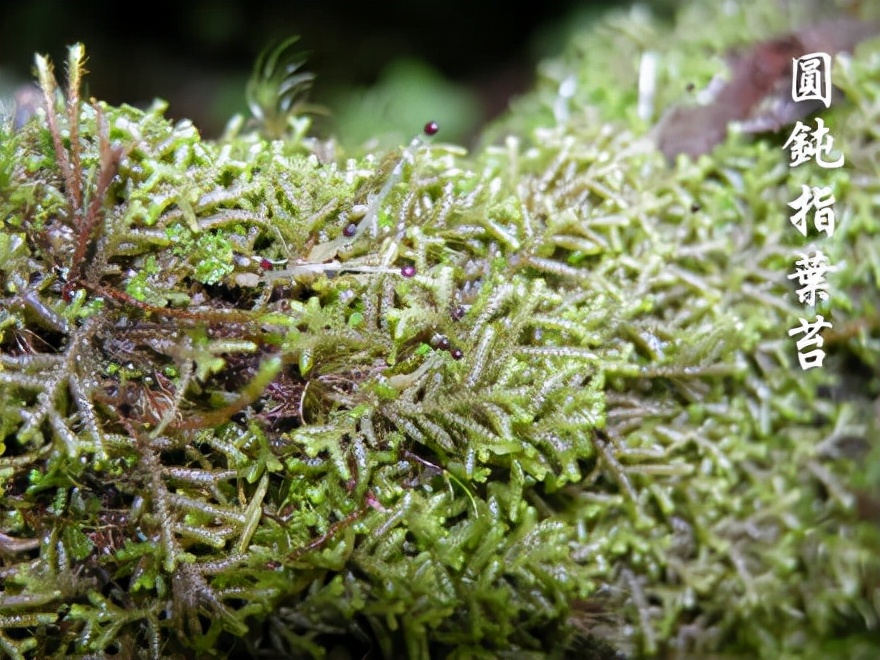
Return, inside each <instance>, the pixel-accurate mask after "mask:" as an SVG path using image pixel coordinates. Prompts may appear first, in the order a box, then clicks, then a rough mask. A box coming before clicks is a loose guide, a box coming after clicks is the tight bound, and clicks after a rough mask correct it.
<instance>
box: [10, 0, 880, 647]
mask: <svg viewBox="0 0 880 660" xmlns="http://www.w3.org/2000/svg"><path fill="white" fill-rule="evenodd" d="M756 6H757V5H754V6H753V5H752V4H751V3H747V2H743V3H739V4H732V5H731V7H732V9H731V13H730V15H729V16H725V17H721V16H715V17H714V18H709V17H707V12H709V10H708V8H707V7H708V6H707V5H706V6H704V5H701V4H694V5H693V6H691V7H689V8H686V9H685V10H683V11H682V12H681V13H680V15H679V19H678V21H679V22H678V25H677V27H676V28H675V29H674V31H670V28H666V27H662V26H659V25H656V24H655V23H653V22H652V21H651V20H650V19H649V18H648V17H646V16H644V15H642V14H640V13H638V12H634V13H631V14H628V15H622V16H619V17H616V18H613V19H610V20H608V21H607V22H605V23H603V24H602V25H601V26H599V27H598V28H596V29H595V30H594V31H593V32H591V33H589V34H587V35H581V36H580V37H579V38H578V39H575V41H574V42H573V44H572V46H571V48H570V49H569V51H568V52H567V54H566V55H565V56H563V57H560V58H559V59H557V60H555V61H552V62H548V63H547V64H546V65H545V66H544V67H543V68H542V71H541V74H542V80H541V82H540V83H539V85H538V87H537V88H536V90H535V91H534V92H533V93H532V94H530V95H529V96H527V97H525V98H523V99H521V100H520V101H519V102H518V103H517V104H516V105H515V107H514V108H513V110H512V112H511V114H510V116H509V117H508V118H506V119H505V120H504V121H503V122H500V123H498V124H497V125H495V126H494V127H492V128H490V129H489V130H487V133H486V146H484V147H482V148H479V149H477V150H475V151H474V152H473V153H470V154H469V153H466V152H465V150H463V149H462V148H460V147H457V146H455V145H450V144H444V143H443V142H442V127H441V131H440V133H438V134H437V135H436V136H433V137H429V136H420V137H418V138H416V139H414V140H413V142H412V143H411V144H410V145H409V146H407V147H406V148H403V149H399V150H396V151H393V152H389V153H367V154H352V155H351V156H348V155H345V154H340V153H336V152H335V150H334V147H333V144H332V143H327V142H320V141H318V140H315V139H313V138H310V137H309V130H308V129H309V122H308V118H307V116H304V115H301V114H297V113H296V112H295V111H294V109H295V104H290V103H289V104H287V105H281V106H274V105H272V103H273V100H272V98H271V97H270V100H269V101H265V102H264V103H268V104H269V105H268V106H261V107H264V110H265V112H264V116H263V119H264V120H265V119H267V117H269V116H271V127H270V128H271V132H272V133H277V132H278V131H279V130H280V129H279V125H280V126H283V127H286V128H284V129H283V130H281V139H268V138H267V137H265V134H266V130H265V129H266V128H267V124H266V122H265V121H264V123H263V124H262V125H261V124H259V123H258V124H257V125H256V126H251V125H250V124H247V125H246V124H244V123H243V122H241V121H239V122H237V123H236V122H233V123H232V124H230V128H229V130H228V131H227V135H226V136H225V137H224V138H223V139H222V140H219V141H215V142H208V141H204V140H202V139H201V138H200V136H199V133H198V130H197V129H196V128H195V127H194V126H192V125H191V124H189V123H187V122H179V123H177V124H171V123H169V122H168V121H167V120H166V119H164V117H163V110H164V107H163V105H162V104H161V103H160V102H157V103H156V104H154V105H153V106H152V107H150V108H148V109H146V110H141V109H135V108H132V107H128V106H122V107H110V106H107V105H106V104H103V103H101V102H99V101H94V100H85V99H80V98H79V89H80V86H81V84H80V75H81V74H80V72H81V68H82V62H83V58H84V51H83V49H82V47H80V46H75V47H72V48H71V50H70V58H69V62H68V66H67V69H68V75H67V77H66V78H67V84H66V93H64V94H62V93H61V92H58V91H57V90H56V89H55V85H56V83H55V77H54V74H53V73H52V70H51V64H50V63H49V62H48V61H46V60H45V59H41V58H38V60H37V68H38V73H39V79H40V83H41V85H42V87H43V90H44V94H45V97H46V98H47V99H48V106H49V108H48V111H46V110H41V111H38V112H37V113H36V114H35V116H34V117H33V118H32V120H31V121H29V122H27V123H26V124H24V125H23V126H21V127H20V128H17V127H13V125H12V123H11V121H6V122H4V123H3V125H2V129H0V130H2V134H0V216H2V219H3V231H2V233H0V284H2V291H0V296H2V297H0V333H2V334H0V347H2V353H0V420H2V421H0V442H2V454H0V475H2V478H3V482H2V483H3V489H2V495H0V516H2V519H0V530H2V534H0V560H2V567H0V580H2V589H3V592H2V595H0V648H2V649H3V651H4V653H5V654H7V655H9V656H11V657H40V658H48V657H59V658H60V657H70V656H72V655H78V654H91V656H93V657H103V656H108V657H109V656H114V655H115V656H118V657H210V656H212V654H214V653H215V651H214V649H218V648H223V649H231V650H232V651H231V653H232V654H233V655H234V656H236V657H242V656H245V657H246V656H252V657H258V656H259V657H263V654H266V657H324V656H326V655H327V654H328V653H332V654H336V655H335V656H334V657H345V655H344V654H346V653H347V654H349V655H350V657H364V656H365V655H366V656H368V657H402V656H408V657H462V658H464V657H497V656H499V655H501V656H507V655H509V656H510V657H514V656H515V657H543V656H550V657H562V656H565V655H566V654H568V655H571V656H572V657H585V656H586V654H588V653H593V655H594V657H616V656H618V655H619V656H632V657H642V656H652V655H656V656H661V657H674V656H676V654H681V655H684V656H688V657H695V656H696V657H699V656H706V655H709V654H713V653H725V654H728V655H730V656H733V657H739V656H743V655H745V656H749V657H756V656H760V657H813V656H812V654H816V655H818V654H825V655H826V656H827V655H828V654H832V655H833V654H839V655H840V657H844V656H845V657H870V654H871V651H872V650H876V635H877V625H878V611H880V608H878V598H880V595H878V594H880V592H878V589H880V583H878V578H880V559H878V557H880V533H878V532H880V530H878V519H877V518H878V516H877V510H878V506H880V500H878V485H880V474H878V471H877V468H876V465H877V459H878V456H880V447H878V445H877V437H878V434H877V431H878V428H877V427H878V419H877V408H876V405H877V404H876V401H877V397H878V395H880V381H878V367H877V365H878V364H880V359H878V357H880V356H878V353H880V343H878V312H877V310H878V304H880V295H878V286H877V285H878V279H880V272H878V263H880V258H878V251H880V239H878V220H877V217H878V214H877V206H878V202H877V200H878V194H880V190H878V186H880V183H878V181H880V177H878V168H880V161H878V152H877V146H876V140H875V139H874V138H875V137H876V136H875V132H876V126H877V125H878V124H880V98H878V96H880V85H878V80H880V48H878V42H877V41H868V42H865V43H864V44H862V45H860V46H859V47H858V48H857V49H856V51H855V53H854V54H853V55H839V56H838V57H837V58H835V60H834V68H833V77H834V81H835V84H837V85H838V86H839V87H840V88H841V89H842V90H843V91H844V92H845V93H846V96H847V99H846V100H845V101H844V102H843V103H841V104H839V105H837V106H835V107H833V108H832V109H831V110H828V111H825V112H823V114H822V116H823V118H824V119H825V121H826V123H827V125H828V126H830V127H831V129H832V131H833V133H834V136H835V138H836V143H835V144H837V145H838V148H839V149H840V151H841V152H842V153H843V154H845V157H846V163H847V164H846V166H845V167H843V168H840V169H837V170H833V171H832V170H823V169H821V168H818V167H814V166H804V167H800V168H790V167H789V164H788V154H787V153H786V152H785V151H784V150H783V149H782V148H781V147H782V144H783V142H784V141H785V139H786V135H784V133H785V132H786V130H783V131H782V132H780V133H779V134H765V135H761V136H758V137H751V136H746V135H743V134H740V133H738V132H737V131H733V132H732V133H731V135H729V136H728V138H727V141H726V142H725V143H724V144H722V145H721V146H719V147H718V148H717V149H716V150H715V151H714V152H713V153H712V154H711V155H709V156H702V157H700V158H699V159H696V160H693V159H688V158H686V157H681V158H679V159H678V160H677V161H676V162H675V163H674V165H672V166H669V165H668V164H667V162H666V161H665V159H664V157H663V156H662V154H660V153H659V152H658V150H657V149H656V148H655V146H654V144H653V142H652V141H651V139H650V134H649V128H650V127H649V125H648V122H647V121H645V120H644V119H640V118H639V114H638V112H637V110H636V107H637V105H638V101H639V95H638V91H637V90H638V85H637V80H638V69H639V61H640V58H641V57H642V55H643V54H644V53H645V52H656V53H657V54H658V58H659V59H658V61H659V62H660V67H659V69H658V73H657V76H658V82H659V84H658V90H659V91H658V92H657V93H656V97H655V98H654V103H655V104H656V106H657V107H658V108H662V107H665V106H666V105H668V104H670V103H671V102H673V101H674V100H675V98H676V92H674V91H672V89H671V85H670V84H668V83H669V81H678V82H679V83H680V85H679V87H680V88H683V87H684V85H685V84H686V83H687V82H691V81H693V82H695V83H697V84H703V83H706V82H708V81H707V80H706V79H704V78H705V76H706V75H707V72H708V71H710V70H711V69H712V66H711V64H712V61H713V60H712V57H709V58H706V57H703V58H701V59H700V58H695V57H694V54H695V53H700V52H706V50H705V49H706V48H707V47H708V46H707V41H710V40H709V39H708V37H707V36H706V34H704V33H702V32H701V31H699V30H695V29H694V26H696V25H711V26H712V28H713V29H715V30H717V35H720V36H717V37H716V38H714V40H711V42H712V44H713V46H712V47H713V48H714V50H713V51H711V52H712V53H714V55H713V57H714V56H716V55H717V57H720V56H721V53H722V52H723V49H724V48H726V47H728V46H729V45H731V44H732V43H735V40H736V39H737V38H739V39H744V38H745V35H748V37H749V38H754V34H753V32H752V31H753V30H754V29H756V25H760V30H763V33H765V34H767V35H772V34H773V33H774V31H775V30H783V29H785V28H786V27H790V25H788V23H789V22H790V20H791V18H790V17H782V16H779V15H775V14H772V13H766V14H761V12H770V11H771V10H757V9H756ZM710 13H711V12H710ZM587 44H589V47H588V46H587ZM612 62H613V63H612ZM681 81H684V82H681ZM279 113H280V115H279ZM257 114H260V113H259V112H258V113H257ZM279 118H280V119H281V120H282V121H281V123H280V124H279ZM427 119H430V118H426V120H427ZM429 132H430V131H429ZM802 185H814V186H815V185H822V186H831V187H832V190H833V192H834V194H835V197H836V200H837V205H836V207H835V208H836V211H837V226H836V229H835V231H834V233H833V235H832V236H825V235H815V233H814V234H811V235H809V236H808V237H806V238H805V237H803V236H801V235H800V234H799V233H798V232H797V231H796V230H795V228H794V227H792V226H791V223H790V221H789V218H788V215H789V213H788V207H787V205H788V204H789V202H791V201H792V200H793V199H794V198H795V197H796V196H797V194H798V193H799V191H800V190H801V186H802ZM811 249H821V250H822V251H823V252H824V253H825V254H826V255H828V257H829V259H830V261H831V263H832V264H834V265H835V267H836V270H835V271H833V272H832V273H829V275H828V280H829V298H828V300H825V301H820V303H819V304H818V305H817V307H816V309H815V312H816V313H819V314H823V315H824V316H825V317H826V318H828V319H831V320H832V321H833V329H832V330H830V331H828V332H826V333H825V344H824V347H825V350H826V352H827V357H826V360H825V364H824V366H823V367H822V368H819V369H811V370H807V371H804V370H802V369H801V368H800V366H799V364H798V359H797V353H796V350H795V345H794V344H795V342H794V340H793V339H792V338H790V337H789V336H788V331H789V329H791V328H793V327H795V326H797V325H798V323H799V321H798V319H799V318H800V317H804V316H809V315H810V314H811V310H808V309H806V308H805V307H804V306H803V305H801V304H799V303H798V301H797V298H796V296H795V295H794V288H795V287H794V285H793V283H792V281H791V280H790V279H789V278H788V277H787V276H788V274H789V273H790V272H791V271H792V269H793V264H794V261H795V260H796V259H797V258H798V255H799V253H801V252H804V251H806V250H811ZM216 653H217V654H219V655H222V653H220V652H216Z"/></svg>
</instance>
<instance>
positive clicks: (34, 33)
mask: <svg viewBox="0 0 880 660" xmlns="http://www.w3.org/2000/svg"><path fill="white" fill-rule="evenodd" d="M673 3H674V0H658V1H654V2H650V3H648V5H650V7H651V9H652V11H653V12H654V13H655V14H658V15H661V16H667V15H669V14H670V13H671V10H672V5H673ZM630 4H632V3H630V2H622V1H621V0H545V1H544V2H540V3H531V4H530V5H529V6H528V10H526V11H523V10H522V9H514V8H513V7H512V5H510V4H508V3H504V2H498V1H493V0H481V1H477V2H474V1H473V0H418V1H413V0H384V1H382V2H379V1H375V0H369V1H365V2H354V1H351V0H324V1H322V2H315V1H305V0H294V1H289V2H277V1H272V0H220V1H217V0H196V1H193V2H189V1H187V2H166V1H164V0H160V1H159V2H151V3H144V4H134V5H130V6H129V5H126V9H125V13H121V11H120V7H121V6H122V5H120V4H119V3H118V2H112V1H110V0H92V1H90V2H87V3H71V2H66V1H65V0H33V1H30V2H23V1H19V2H7V3H2V4H0V95H2V98H4V99H7V101H6V103H7V105H8V98H9V97H10V95H11V93H12V91H13V90H14V89H15V88H16V87H17V86H18V85H21V84H23V83H26V82H28V80H29V79H30V78H31V69H32V66H33V56H34V53H35V52H39V53H43V54H48V55H49V56H50V57H52V59H54V60H55V61H63V59H64V52H65V47H66V46H67V45H69V44H72V43H74V42H77V41H81V42H83V43H84V44H86V46H87V48H88V49H89V53H90V56H89V65H88V68H89V69H90V70H92V71H94V73H93V74H92V75H90V76H89V78H88V81H89V82H88V84H89V85H90V89H89V90H88V93H90V94H92V95H94V96H97V97H99V98H101V99H104V100H106V101H107V102H109V103H111V104H119V103H130V104H133V105H139V106H146V105H148V104H149V102H150V101H151V100H152V99H153V98H154V97H161V98H164V99H166V100H168V101H169V103H170V107H169V111H168V114H169V116H170V117H172V118H183V117H187V118H190V119H192V120H193V121H194V123H195V124H196V126H198V127H199V129H200V130H201V132H202V134H203V136H205V137H215V136H217V135H219V134H220V133H221V132H222V130H223V127H224V125H225V123H226V121H227V120H228V119H229V118H230V117H231V116H232V115H234V114H235V113H238V112H241V113H246V104H245V96H244V89H245V85H246V82H247V79H248V77H249V75H250V73H251V69H252V67H253V63H254V62H255V61H256V59H257V57H258V55H259V53H260V52H261V51H262V50H263V49H264V48H265V47H266V46H267V45H269V44H270V43H272V42H273V41H278V40H282V39H285V38H288V37H290V36H292V35H297V34H298V35H301V39H300V41H299V43H298V44H297V46H298V47H301V48H302V49H303V50H305V51H308V52H309V53H310V55H309V59H308V62H307V64H306V68H307V69H308V70H310V71H312V72H313V73H315V74H316V76H317V77H316V80H315V83H314V85H313V88H312V92H311V96H310V101H311V102H312V103H315V104H319V105H323V106H325V107H327V108H329V109H330V113H329V114H328V115H327V116H326V117H316V119H315V126H316V130H317V132H318V133H319V134H322V135H325V136H327V135H330V134H333V135H335V136H337V137H338V138H339V140H340V143H341V144H342V146H343V147H345V148H349V149H353V148H355V147H360V146H371V147H375V146H377V145H376V141H378V142H379V143H389V142H390V143H392V144H399V143H400V142H403V141H406V140H408V139H409V137H410V136H412V135H413V134H415V133H416V132H418V131H419V129H420V127H421V126H422V125H423V124H424V122H425V121H426V120H427V119H435V120H436V121H438V122H439V123H440V124H441V126H442V127H443V139H444V140H447V141H452V142H459V143H464V144H468V143H470V142H471V141H472V140H473V138H474V137H475V136H476V134H477V133H478V131H479V129H480V127H481V126H483V125H484V124H485V123H486V122H487V121H489V120H490V119H492V118H494V117H496V116H498V115H499V114H500V113H502V112H503V111H504V110H505V109H506V108H507V106H508V103H509V100H510V99H511V98H513V97H515V96H516V95H517V94H519V93H522V92H525V91H527V90H528V89H529V88H530V86H531V85H532V83H533V75H534V73H533V72H534V70H535V65H536V63H537V62H538V61H539V60H540V59H541V58H543V57H547V56H549V55H554V54H556V53H558V52H559V51H560V50H561V49H562V47H563V44H564V43H565V41H566V38H567V35H569V34H570V33H571V32H573V31H575V30H578V29H581V28H583V27H584V26H585V25H587V24H589V23H590V22H591V21H594V20H595V19H597V18H598V17H600V16H601V15H603V14H604V13H605V12H607V11H608V10H611V9H619V8H626V7H628V6H630ZM643 4H644V3H643ZM131 17H135V18H131ZM368 140H372V141H373V142H372V144H370V145H365V143H366V142H367V141H368Z"/></svg>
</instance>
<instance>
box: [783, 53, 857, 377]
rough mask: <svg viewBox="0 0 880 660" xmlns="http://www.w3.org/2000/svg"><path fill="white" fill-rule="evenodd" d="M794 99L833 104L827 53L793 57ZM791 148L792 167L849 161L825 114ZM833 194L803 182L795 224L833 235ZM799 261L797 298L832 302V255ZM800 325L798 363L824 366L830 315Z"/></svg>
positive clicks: (800, 129) (799, 131)
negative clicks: (837, 146)
mask: <svg viewBox="0 0 880 660" xmlns="http://www.w3.org/2000/svg"><path fill="white" fill-rule="evenodd" d="M791 76H792V77H791V98H792V100H793V101H795V102H800V101H812V100H819V101H822V103H824V104H825V107H826V108H827V107H828V106H829V105H830V103H831V58H830V56H829V55H828V54H827V53H809V54H808V55H804V56H803V57H800V58H798V59H795V60H792V74H791ZM782 148H783V149H788V150H789V152H790V162H789V167H798V166H800V165H802V164H804V163H807V162H809V161H815V163H816V164H817V165H818V166H819V167H821V168H823V169H835V168H838V167H842V166H843V164H844V157H843V154H835V153H834V138H833V137H832V136H831V132H830V130H829V129H828V128H827V127H826V126H825V122H824V121H823V120H822V118H821V117H817V118H816V127H815V129H811V127H810V126H808V125H806V124H804V123H803V122H800V121H799V122H797V124H796V125H795V127H794V130H793V131H792V132H791V135H790V136H789V138H788V140H786V142H785V144H784V145H783V146H782ZM834 202H835V198H834V194H833V192H832V190H831V187H830V186H807V185H802V186H801V194H800V196H799V197H798V198H797V199H795V200H793V201H791V202H789V204H788V206H789V208H791V209H792V210H793V211H794V213H793V214H792V215H791V216H790V218H789V219H790V220H791V224H792V225H794V228H795V229H797V230H798V231H799V232H800V233H801V235H802V236H807V233H808V231H809V226H808V217H809V219H811V220H812V226H813V227H814V228H815V230H816V232H817V233H819V234H822V233H824V234H825V235H826V236H827V237H828V238H830V237H831V236H832V235H833V234H834V207H833V204H834ZM800 257H801V258H800V259H799V260H798V261H796V262H795V271H794V272H793V273H792V274H790V275H789V276H788V279H790V280H795V283H796V284H797V286H798V287H799V288H798V289H797V290H796V292H795V293H796V295H797V299H798V302H800V303H801V304H802V305H806V306H807V307H815V306H816V303H817V300H818V301H822V300H828V282H827V281H826V280H825V274H826V273H828V272H832V271H834V270H835V268H834V266H832V265H831V264H830V263H829V261H828V257H827V256H826V255H825V254H824V253H823V252H822V251H821V250H815V251H813V252H810V253H808V254H801V255H800ZM798 320H799V321H800V325H799V326H798V327H795V328H792V329H791V330H789V331H788V336H789V337H795V336H798V335H803V336H802V337H801V338H800V339H798V340H797V343H796V346H797V351H798V361H799V362H800V365H801V369H804V370H806V369H813V368H815V367H821V366H822V362H823V361H824V360H825V351H823V350H822V345H823V344H824V340H823V339H822V335H821V334H820V332H821V330H822V329H823V328H829V329H830V328H831V323H830V322H829V321H826V320H825V317H824V316H822V315H821V314H820V315H817V316H816V317H815V320H813V321H810V320H809V319H806V318H800V319H798Z"/></svg>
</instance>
